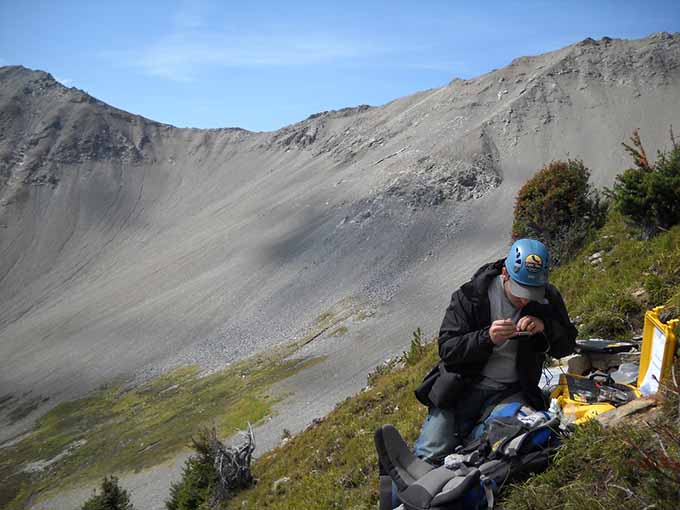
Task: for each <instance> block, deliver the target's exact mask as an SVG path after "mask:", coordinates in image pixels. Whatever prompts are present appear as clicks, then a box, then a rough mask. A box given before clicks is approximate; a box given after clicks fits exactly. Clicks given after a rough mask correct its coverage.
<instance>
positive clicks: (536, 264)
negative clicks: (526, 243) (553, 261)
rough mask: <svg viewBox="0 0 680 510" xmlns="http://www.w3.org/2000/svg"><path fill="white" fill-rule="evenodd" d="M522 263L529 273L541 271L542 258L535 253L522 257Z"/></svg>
mask: <svg viewBox="0 0 680 510" xmlns="http://www.w3.org/2000/svg"><path fill="white" fill-rule="evenodd" d="M524 265H525V266H526V268H527V271H529V272H530V273H540V272H541V271H543V259H541V257H540V256H539V255H536V254H535V253H532V254H531V255H529V256H528V257H527V258H526V259H524Z"/></svg>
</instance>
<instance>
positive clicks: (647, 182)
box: [612, 129, 680, 239]
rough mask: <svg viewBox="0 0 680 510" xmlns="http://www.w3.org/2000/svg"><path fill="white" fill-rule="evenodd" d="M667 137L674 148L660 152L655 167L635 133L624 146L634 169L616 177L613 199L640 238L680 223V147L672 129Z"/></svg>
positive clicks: (650, 235)
mask: <svg viewBox="0 0 680 510" xmlns="http://www.w3.org/2000/svg"><path fill="white" fill-rule="evenodd" d="M670 136H671V142H672V144H673V148H672V149H671V151H670V153H666V152H659V153H658V154H657V159H656V162H655V163H654V164H651V163H650V162H649V159H648V158H647V154H646V153H645V149H644V147H643V146H642V141H641V140H640V133H639V132H638V131H637V130H635V131H634V132H633V136H632V137H631V139H630V140H631V144H630V145H629V144H626V143H624V144H623V146H624V148H625V149H626V151H628V153H629V154H630V155H631V156H632V158H633V162H634V163H635V167H634V168H629V169H628V170H626V171H624V172H623V174H621V175H619V176H617V177H616V182H615V184H614V188H613V190H612V197H613V199H614V205H615V206H616V207H617V208H618V209H619V210H620V211H621V213H623V214H624V215H625V216H627V217H628V218H629V220H630V221H631V222H632V223H634V224H636V225H637V226H639V228H640V231H641V234H642V238H643V239H649V238H650V237H652V236H654V235H655V234H657V233H658V232H659V231H660V230H661V231H665V230H668V229H669V228H670V227H672V226H673V225H677V224H678V223H680V146H679V145H678V144H677V143H676V142H675V137H674V136H673V130H672V129H671V133H670Z"/></svg>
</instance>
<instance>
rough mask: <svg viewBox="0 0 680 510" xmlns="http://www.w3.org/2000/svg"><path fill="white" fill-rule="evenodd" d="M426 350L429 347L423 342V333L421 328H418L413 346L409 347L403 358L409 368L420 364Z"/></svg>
mask: <svg viewBox="0 0 680 510" xmlns="http://www.w3.org/2000/svg"><path fill="white" fill-rule="evenodd" d="M426 350H427V346H426V344H425V342H424V341H423V332H422V331H421V329H420V328H417V329H416V330H415V331H414V332H413V338H411V346H410V347H409V350H408V351H406V352H404V354H403V355H402V358H403V360H404V362H405V363H406V364H407V365H408V366H409V367H412V366H413V365H415V364H416V363H418V362H419V361H420V360H421V359H423V356H424V355H425V352H426Z"/></svg>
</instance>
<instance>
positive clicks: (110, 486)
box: [82, 476, 134, 510]
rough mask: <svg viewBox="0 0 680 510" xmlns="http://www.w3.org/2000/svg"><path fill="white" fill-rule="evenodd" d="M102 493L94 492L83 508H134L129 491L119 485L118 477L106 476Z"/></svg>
mask: <svg viewBox="0 0 680 510" xmlns="http://www.w3.org/2000/svg"><path fill="white" fill-rule="evenodd" d="M101 491H102V492H101V494H97V491H95V492H94V494H93V495H92V497H91V498H90V499H88V500H87V501H86V502H85V503H84V504H83V506H82V510H134V506H133V505H132V503H130V496H129V495H128V493H127V491H126V490H125V489H123V488H121V487H120V486H119V485H118V478H116V477H115V476H112V477H111V478H107V477H104V480H103V481H102V486H101Z"/></svg>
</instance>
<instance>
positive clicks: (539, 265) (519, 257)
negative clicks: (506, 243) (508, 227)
mask: <svg viewBox="0 0 680 510" xmlns="http://www.w3.org/2000/svg"><path fill="white" fill-rule="evenodd" d="M505 269H506V270H507V271H508V275H509V276H510V288H511V291H512V293H513V294H514V295H515V296H518V297H525V298H528V299H531V300H533V301H540V300H542V299H543V296H544V294H545V284H546V283H548V273H549V271H550V254H549V253H548V248H546V247H545V245H544V244H543V243H542V242H540V241H536V240H535V239H518V240H517V241H515V242H514V243H513V244H512V246H511V247H510V251H509V252H508V256H507V257H506V258H505Z"/></svg>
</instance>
